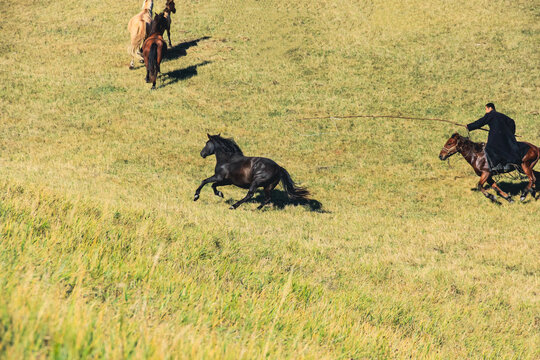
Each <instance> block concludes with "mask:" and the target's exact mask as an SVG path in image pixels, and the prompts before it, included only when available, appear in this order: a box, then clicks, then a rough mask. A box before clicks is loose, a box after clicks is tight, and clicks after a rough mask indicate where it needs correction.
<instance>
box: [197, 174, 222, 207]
mask: <svg viewBox="0 0 540 360" xmlns="http://www.w3.org/2000/svg"><path fill="white" fill-rule="evenodd" d="M217 181H221V177H220V176H218V175H216V174H214V175H213V176H210V177H209V178H208V179H204V180H203V181H202V182H201V185H199V187H198V188H197V190H195V196H194V197H193V201H197V200H199V194H200V193H201V189H202V188H203V187H204V185H206V184H208V183H213V182H217Z"/></svg>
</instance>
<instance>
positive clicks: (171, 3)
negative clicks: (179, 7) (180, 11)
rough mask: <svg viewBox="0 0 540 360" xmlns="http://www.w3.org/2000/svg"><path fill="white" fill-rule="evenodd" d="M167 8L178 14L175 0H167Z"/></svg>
mask: <svg viewBox="0 0 540 360" xmlns="http://www.w3.org/2000/svg"><path fill="white" fill-rule="evenodd" d="M165 9H169V11H170V12H172V13H173V14H176V6H175V5H174V0H167V4H165Z"/></svg>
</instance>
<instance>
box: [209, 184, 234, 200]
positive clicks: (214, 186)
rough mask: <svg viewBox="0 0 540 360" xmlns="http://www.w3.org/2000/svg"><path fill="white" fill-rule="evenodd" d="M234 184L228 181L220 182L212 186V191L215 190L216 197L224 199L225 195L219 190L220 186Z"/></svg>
mask: <svg viewBox="0 0 540 360" xmlns="http://www.w3.org/2000/svg"><path fill="white" fill-rule="evenodd" d="M231 184H232V182H230V181H228V180H223V181H218V182H215V183H213V184H212V189H213V190H214V195H216V196H219V197H220V198H222V197H223V193H222V192H221V191H219V190H218V189H217V187H218V186H225V185H231Z"/></svg>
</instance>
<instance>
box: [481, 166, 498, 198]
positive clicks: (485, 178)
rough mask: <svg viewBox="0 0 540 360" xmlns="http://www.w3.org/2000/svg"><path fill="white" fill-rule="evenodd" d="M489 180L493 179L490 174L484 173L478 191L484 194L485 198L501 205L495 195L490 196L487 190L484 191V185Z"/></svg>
mask: <svg viewBox="0 0 540 360" xmlns="http://www.w3.org/2000/svg"><path fill="white" fill-rule="evenodd" d="M489 178H491V176H490V174H489V172H483V173H482V175H481V176H480V181H478V191H481V192H482V194H484V196H485V197H487V198H488V199H489V200H491V201H492V202H494V203H495V204H500V203H499V202H498V201H497V198H496V197H495V196H494V195H493V194H490V193H489V192H487V190H486V189H484V184H485V183H486V181H487V180H488V179H489Z"/></svg>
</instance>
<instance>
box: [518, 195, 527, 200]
mask: <svg viewBox="0 0 540 360" xmlns="http://www.w3.org/2000/svg"><path fill="white" fill-rule="evenodd" d="M526 198H527V196H526V195H524V196H521V197H520V198H519V201H525V199H526Z"/></svg>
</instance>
